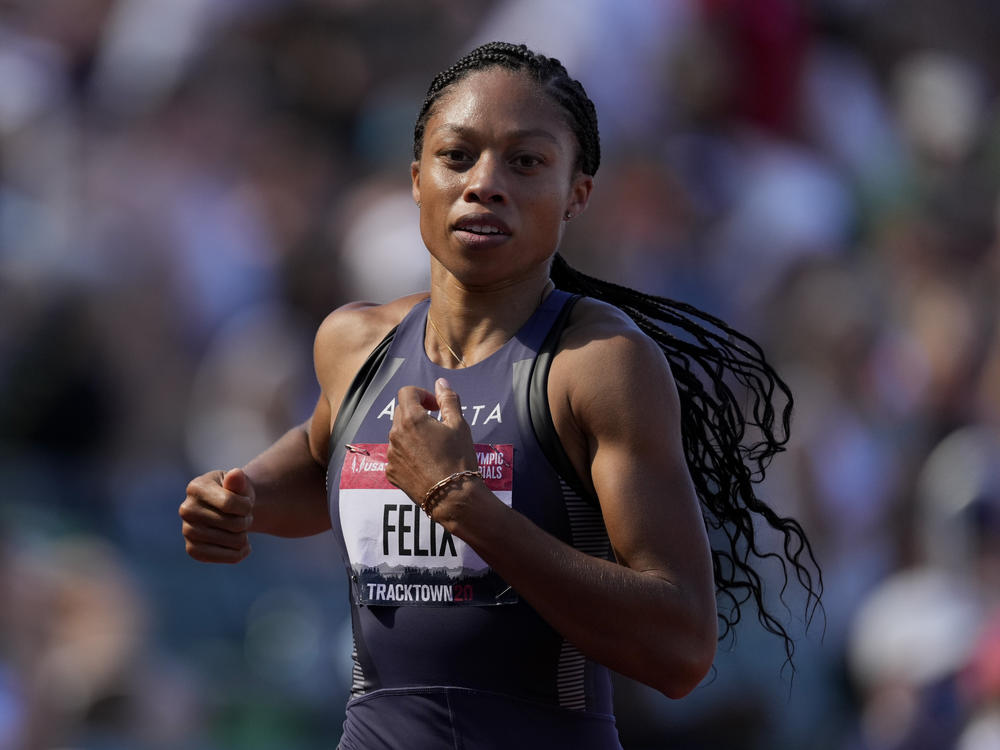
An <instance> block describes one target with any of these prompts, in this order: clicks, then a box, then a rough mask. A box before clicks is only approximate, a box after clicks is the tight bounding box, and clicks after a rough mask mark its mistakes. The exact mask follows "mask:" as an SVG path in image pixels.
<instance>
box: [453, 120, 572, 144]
mask: <svg viewBox="0 0 1000 750" xmlns="http://www.w3.org/2000/svg"><path fill="white" fill-rule="evenodd" d="M436 130H437V131H446V132H448V133H454V134H455V135H457V136H461V137H463V138H471V137H473V136H474V135H475V134H476V131H475V130H474V129H473V128H468V127H465V126H464V125H456V124H454V123H445V124H444V125H441V126H440V127H438V128H436ZM504 137H505V138H507V139H508V140H519V139H523V138H542V139H544V140H547V141H551V142H552V143H555V144H556V145H560V144H559V139H558V138H556V136H555V135H554V134H553V133H552V132H550V131H548V130H546V129H545V128H526V129H523V130H512V131H510V132H508V133H504Z"/></svg>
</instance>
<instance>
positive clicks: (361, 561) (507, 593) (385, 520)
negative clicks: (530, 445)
mask: <svg viewBox="0 0 1000 750" xmlns="http://www.w3.org/2000/svg"><path fill="white" fill-rule="evenodd" d="M475 449H476V455H477V457H478V460H479V470H480V471H481V472H482V474H483V481H484V482H485V483H486V486H487V487H488V488H489V489H490V490H491V491H492V492H493V494H494V495H496V496H497V497H498V498H499V499H500V500H501V501H503V502H504V503H505V504H506V505H507V506H508V507H509V506H510V505H511V503H512V502H513V497H512V489H513V483H514V447H513V446H512V445H506V444H505V445H476V446H475ZM387 450H388V445H386V444H384V443H381V444H377V443H362V444H357V445H351V446H349V447H348V450H347V453H346V454H345V455H344V466H343V469H342V471H341V474H340V525H341V528H342V530H343V533H344V541H345V543H346V545H347V555H348V557H349V559H350V562H351V569H352V571H353V573H354V576H353V582H354V586H355V597H356V599H357V601H358V603H359V604H368V605H391V606H407V605H408V606H414V605H418V606H428V605H430V606H442V605H449V606H450V605H456V604H472V605H479V606H482V605H492V604H507V603H510V602H513V601H517V596H516V594H514V592H513V591H512V590H511V589H510V587H509V586H507V584H506V583H504V582H503V580H502V579H501V578H500V577H499V576H498V575H496V573H494V572H493V570H492V569H491V568H490V567H489V566H488V565H487V564H486V563H485V562H484V561H483V559H482V558H481V557H480V556H479V555H478V554H476V551H475V550H473V549H472V547H470V546H469V545H468V544H466V543H465V542H463V541H462V540H461V539H459V538H458V537H456V536H452V535H451V534H450V533H448V532H447V531H446V530H445V529H444V527H443V526H441V525H440V524H438V523H435V522H434V521H432V520H431V519H430V518H428V517H427V516H426V515H425V514H424V512H423V511H422V510H420V508H419V507H418V506H417V505H415V504H414V503H413V501H412V500H410V498H409V497H407V496H406V493H404V492H403V491H402V490H401V489H399V488H397V487H394V486H393V485H392V484H390V483H389V480H388V479H386V476H385V463H386V451H387Z"/></svg>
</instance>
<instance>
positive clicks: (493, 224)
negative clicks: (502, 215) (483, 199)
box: [454, 214, 510, 237]
mask: <svg viewBox="0 0 1000 750" xmlns="http://www.w3.org/2000/svg"><path fill="white" fill-rule="evenodd" d="M454 230H455V231H456V232H463V233H468V234H474V235H480V236H486V237H494V236H498V235H499V236H504V237H507V236H510V227H508V226H507V225H506V224H505V223H504V222H502V221H501V220H500V219H498V218H497V217H496V216H494V215H493V214H466V215H465V216H463V217H462V218H460V219H459V220H458V221H456V222H455V225H454Z"/></svg>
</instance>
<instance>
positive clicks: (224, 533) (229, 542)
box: [178, 469, 254, 563]
mask: <svg viewBox="0 0 1000 750" xmlns="http://www.w3.org/2000/svg"><path fill="white" fill-rule="evenodd" d="M253 503H254V489H253V484H252V483H251V482H250V478H249V477H248V476H247V475H246V474H245V473H244V471H243V470H242V469H231V470H230V471H227V472H221V471H211V472H209V473H208V474H202V475H201V476H200V477H197V478H195V479H192V480H191V482H190V483H189V484H188V486H187V497H185V498H184V502H183V503H181V507H180V509H179V511H178V514H179V515H180V517H181V520H182V524H181V533H182V534H183V535H184V540H185V542H186V549H187V553H188V554H189V555H190V556H191V557H193V558H194V559H195V560H198V561H200V562H217V563H238V562H240V560H243V559H244V558H246V556H247V555H249V554H250V539H249V538H248V536H247V532H248V531H249V530H250V526H251V524H252V523H253Z"/></svg>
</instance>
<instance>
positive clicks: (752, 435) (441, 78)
mask: <svg viewBox="0 0 1000 750" xmlns="http://www.w3.org/2000/svg"><path fill="white" fill-rule="evenodd" d="M496 66H499V67H503V68H506V69H509V70H515V71H522V72H524V73H525V74H527V75H530V76H531V77H532V79H533V80H535V81H537V82H538V84H539V85H540V86H542V87H543V89H544V90H545V91H546V92H547V93H549V94H550V95H551V96H552V98H553V100H554V101H556V102H557V103H558V104H559V105H560V106H561V107H562V109H563V111H564V112H565V114H566V117H567V121H568V123H569V125H570V128H571V129H572V131H573V133H574V134H575V135H576V138H577V141H578V143H579V148H580V153H579V155H578V157H577V168H578V169H579V170H580V171H582V172H583V173H584V174H587V175H594V174H595V173H596V172H597V168H598V166H599V165H600V160H601V152H600V138H599V134H598V129H597V112H596V110H595V108H594V104H593V102H591V101H590V99H589V97H588V96H587V94H586V92H585V91H584V89H583V86H582V85H580V83H579V82H578V81H575V80H573V79H571V78H570V77H569V74H568V73H567V71H566V68H565V67H563V65H562V64H561V63H560V62H559V61H558V60H556V59H554V58H550V57H546V56H544V55H540V54H537V53H535V52H532V51H531V50H529V49H528V48H527V47H526V46H524V45H514V44H509V43H506V42H491V43H489V44H484V45H482V46H481V47H477V48H476V49H474V50H472V52H470V53H469V54H467V55H466V56H464V57H463V58H461V59H460V60H459V61H458V62H456V63H455V64H454V65H452V66H451V67H450V68H448V69H447V70H445V71H443V72H441V73H439V74H438V75H437V76H435V78H434V80H433V81H432V82H431V85H430V88H429V89H428V91H427V97H426V98H425V99H424V102H423V105H422V106H421V108H420V114H419V116H418V117H417V123H416V126H415V127H414V133H413V151H414V158H416V159H419V158H420V154H421V151H422V149H423V137H424V128H425V126H426V124H427V120H428V119H429V118H430V116H431V113H432V110H433V106H434V103H435V102H436V101H437V100H438V99H439V97H440V96H441V95H442V93H443V92H444V91H445V90H446V89H447V88H448V87H449V86H451V85H452V84H453V83H455V82H456V81H458V80H460V79H461V78H462V77H463V76H465V75H466V74H468V73H470V72H472V71H475V70H483V69H485V68H491V67H496ZM550 275H551V278H552V280H553V282H554V283H555V285H556V286H557V287H558V288H559V289H563V290H565V291H568V292H574V293H579V294H584V295H587V296H590V297H594V298H596V299H600V300H603V301H605V302H608V303H610V304H613V305H615V306H617V307H618V308H620V309H621V310H623V311H624V312H625V313H626V314H628V315H629V317H631V318H632V320H634V321H635V323H636V325H638V326H639V328H640V329H641V330H642V331H643V332H644V333H645V334H646V335H648V336H649V337H650V338H652V339H653V340H654V341H656V343H657V344H659V346H660V348H661V349H662V350H663V353H664V355H665V356H666V358H667V361H668V362H669V363H670V368H671V371H672V373H673V376H674V380H675V381H676V384H677V389H678V392H679V394H680V402H681V432H682V440H683V444H684V453H685V457H686V459H687V464H688V469H689V471H690V473H691V477H692V480H693V482H694V486H695V490H696V492H697V495H698V499H699V501H700V502H701V507H702V515H703V516H704V519H705V524H706V526H707V528H708V529H709V530H710V531H711V532H717V533H715V534H713V540H716V539H718V538H719V537H720V536H721V537H724V539H723V541H722V542H721V544H720V543H718V542H716V541H713V549H712V567H713V571H714V574H715V586H716V592H717V595H718V597H719V598H720V599H722V600H724V601H726V602H728V604H729V606H722V607H720V608H719V618H720V620H721V622H722V625H723V627H722V629H721V633H720V637H721V638H724V637H725V636H726V635H727V634H729V633H730V632H731V630H732V628H733V627H734V626H735V625H736V624H737V623H738V622H739V621H740V607H741V605H743V604H744V603H746V602H747V601H748V600H750V599H753V601H754V604H755V605H756V608H757V617H758V620H759V621H760V623H761V625H763V627H764V628H765V629H766V630H768V631H769V632H771V633H774V634H776V635H778V636H780V637H781V638H782V639H784V643H785V653H786V654H787V656H788V659H789V662H790V661H791V658H792V655H793V653H794V643H793V641H792V639H791V637H790V636H789V634H788V632H787V631H786V629H785V627H784V626H783V625H782V624H781V621H780V620H778V619H777V618H776V617H775V616H774V615H773V614H772V613H771V611H770V610H769V609H768V607H767V606H766V604H765V601H764V589H763V580H762V578H761V575H760V573H759V572H758V571H757V569H756V568H755V567H754V564H753V563H754V561H755V560H760V561H764V560H768V559H771V560H776V561H777V562H778V563H779V564H780V569H781V571H782V574H783V577H784V584H783V585H782V587H781V595H782V596H783V595H784V593H785V590H786V588H787V585H788V573H789V567H791V569H792V571H794V575H795V577H796V579H797V580H798V581H799V583H800V584H801V585H802V587H803V588H804V589H805V591H806V595H807V598H806V603H805V608H806V616H807V620H811V618H812V616H813V615H814V614H815V611H816V609H817V608H818V607H819V606H820V597H821V595H822V592H823V578H822V572H821V571H820V568H819V565H818V564H817V562H816V558H815V556H814V555H813V552H812V547H811V546H810V544H809V540H808V538H807V537H806V534H805V532H804V530H803V529H802V527H801V525H800V524H799V523H798V521H796V520H795V519H793V518H786V517H783V516H780V515H779V514H777V513H776V512H775V511H774V510H773V509H772V508H771V507H770V506H769V505H767V503H765V502H764V501H763V500H761V499H760V498H759V497H758V496H757V493H756V491H755V485H756V484H759V483H760V482H761V481H762V480H763V478H764V473H765V471H766V469H767V467H768V464H769V463H770V461H771V459H772V458H773V457H774V456H775V455H776V454H777V453H780V452H781V451H783V450H784V449H785V445H786V444H787V442H788V437H789V425H790V420H791V412H792V403H793V402H792V394H791V391H790V390H789V389H788V386H787V385H785V383H784V381H783V380H782V379H781V378H780V377H779V376H778V374H777V373H776V372H775V371H774V369H773V368H772V367H771V366H770V365H769V364H768V363H767V360H766V359H765V357H764V353H763V351H762V350H761V348H760V346H759V345H758V344H757V343H756V342H755V341H754V340H753V339H751V338H749V337H748V336H746V335H744V334H742V333H740V332H739V331H736V330H734V329H733V328H730V327H729V326H728V325H726V324H725V323H724V322H723V321H721V320H719V319H717V318H714V317H712V316H710V315H708V314H706V313H704V312H702V311H700V310H698V309H697V308H695V307H693V306H691V305H687V304H684V303H682V302H677V301H674V300H670V299H667V298H664V297H656V296H653V295H649V294H644V293H642V292H638V291H636V290H634V289H630V288H628V287H624V286H619V285H617V284H613V283H611V282H608V281H603V280H601V279H597V278H594V277H592V276H588V275H586V274H584V273H581V272H579V271H577V270H575V269H573V268H571V267H570V266H569V264H567V263H566V261H565V260H564V259H563V258H562V256H561V255H559V254H558V253H557V254H556V255H555V257H554V259H553V262H552V268H551V272H550ZM756 518H762V519H764V521H766V522H767V524H768V525H769V526H770V527H771V528H772V529H774V530H775V531H777V532H778V533H779V534H780V535H781V536H782V537H783V553H784V554H783V556H782V555H779V554H777V553H775V552H770V551H767V550H765V549H763V548H762V547H761V546H760V544H759V541H758V536H757V533H756V531H755V526H754V522H755V519H756Z"/></svg>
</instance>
